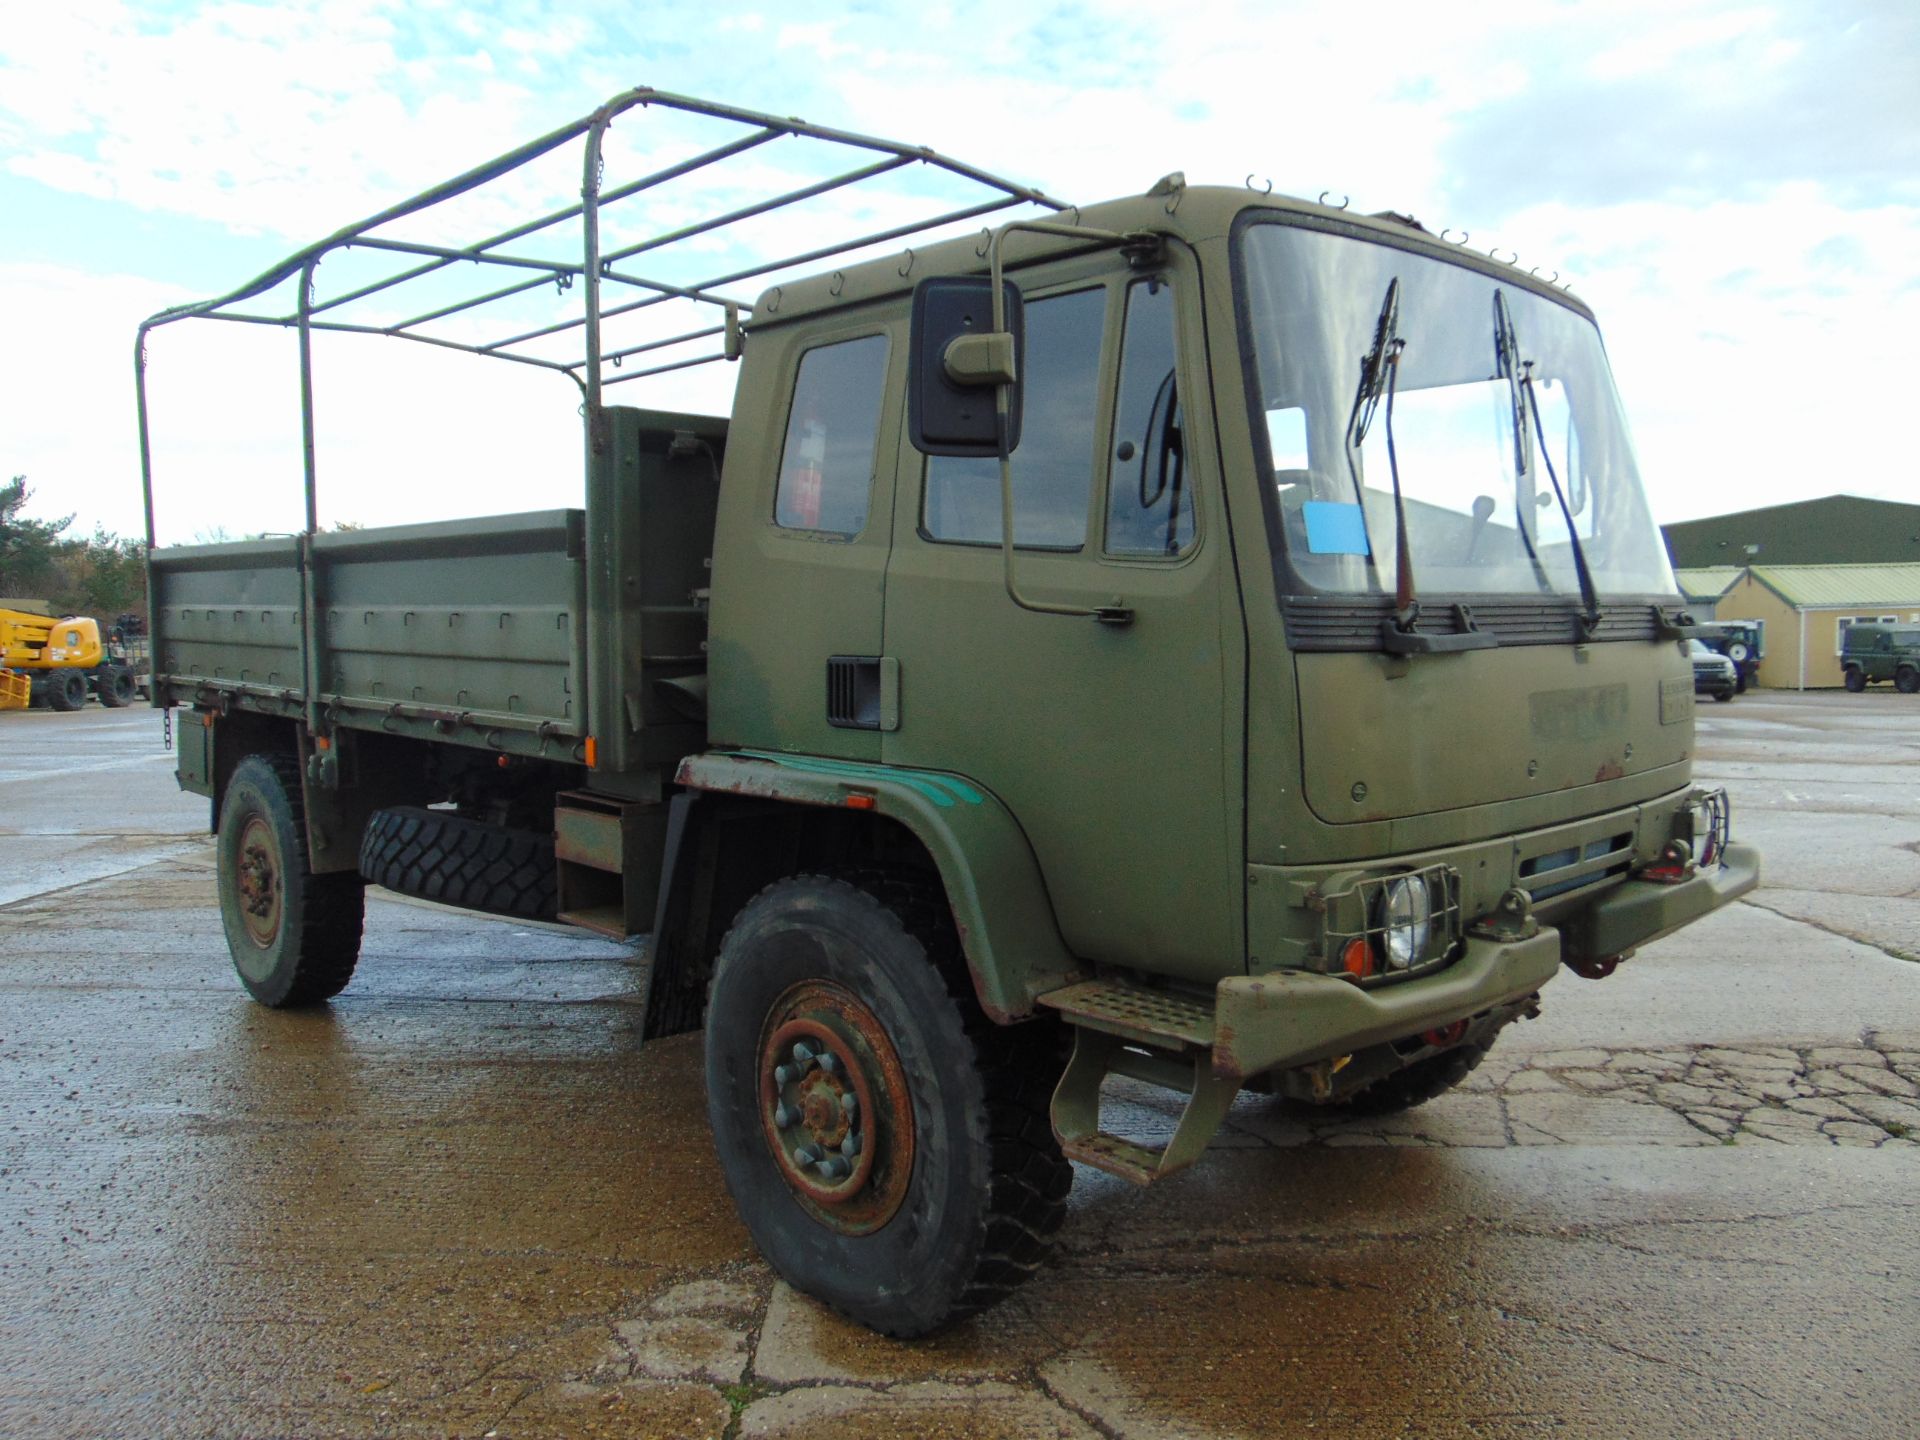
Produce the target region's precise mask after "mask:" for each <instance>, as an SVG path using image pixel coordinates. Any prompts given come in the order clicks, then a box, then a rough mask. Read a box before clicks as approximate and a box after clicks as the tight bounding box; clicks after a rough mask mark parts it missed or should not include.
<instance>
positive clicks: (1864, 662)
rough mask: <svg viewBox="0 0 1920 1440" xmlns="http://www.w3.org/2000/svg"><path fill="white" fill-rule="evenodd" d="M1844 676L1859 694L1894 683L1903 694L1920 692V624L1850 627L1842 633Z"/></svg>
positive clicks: (1841, 657)
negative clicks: (1879, 684)
mask: <svg viewBox="0 0 1920 1440" xmlns="http://www.w3.org/2000/svg"><path fill="white" fill-rule="evenodd" d="M1840 673H1841V675H1842V677H1843V678H1844V679H1845V681H1846V686H1847V689H1849V690H1852V691H1855V692H1856V693H1857V692H1859V691H1861V690H1864V689H1866V688H1867V686H1869V685H1871V684H1873V683H1874V682H1876V681H1882V680H1891V681H1892V682H1893V687H1894V689H1896V690H1898V691H1899V692H1900V693H1901V694H1903V695H1912V694H1914V693H1915V692H1917V691H1920V625H1849V626H1847V627H1846V628H1845V629H1843V630H1842V631H1841V632H1840Z"/></svg>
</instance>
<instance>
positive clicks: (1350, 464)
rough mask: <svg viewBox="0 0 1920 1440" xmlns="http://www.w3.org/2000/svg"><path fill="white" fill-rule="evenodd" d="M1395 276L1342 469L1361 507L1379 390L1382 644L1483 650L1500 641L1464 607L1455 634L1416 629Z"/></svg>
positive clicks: (1351, 419) (1351, 418)
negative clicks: (1383, 431)
mask: <svg viewBox="0 0 1920 1440" xmlns="http://www.w3.org/2000/svg"><path fill="white" fill-rule="evenodd" d="M1399 325H1400V278H1399V277H1398V276H1395V277H1394V278H1393V279H1392V280H1391V281H1389V282H1388V284H1387V294H1386V298H1385V299H1383V300H1382V301H1381V302H1380V315H1379V318H1378V319H1376V320H1375V321H1374V326H1373V348H1372V349H1371V350H1369V351H1367V354H1366V358H1364V359H1363V360H1361V362H1360V385H1359V388H1358V389H1357V390H1356V391H1355V392H1354V397H1353V409H1352V411H1351V412H1350V413H1349V414H1348V416H1347V474H1348V475H1349V476H1350V477H1351V478H1352V480H1353V498H1354V500H1355V501H1356V502H1357V503H1359V505H1360V507H1361V514H1362V515H1363V516H1364V515H1365V513H1366V502H1365V493H1364V491H1363V489H1362V487H1361V484H1360V467H1359V465H1358V463H1357V457H1358V455H1359V453H1360V447H1361V445H1362V444H1363V443H1365V441H1366V438H1367V431H1368V430H1370V429H1372V428H1373V417H1374V414H1375V412H1376V411H1377V410H1378V409H1379V407H1380V400H1381V397H1382V395H1384V396H1385V397H1386V402H1387V470H1388V473H1389V474H1390V475H1391V476H1392V477H1393V531H1394V535H1393V602H1394V613H1393V617H1392V618H1391V619H1388V620H1383V621H1381V622H1380V640H1381V644H1382V645H1383V646H1384V647H1385V648H1386V650H1387V651H1388V652H1389V653H1390V654H1394V655H1410V654H1416V653H1422V654H1428V653H1434V652H1438V651H1447V650H1488V649H1491V648H1493V647H1494V646H1495V645H1497V644H1499V643H1500V642H1499V641H1498V640H1496V639H1495V638H1494V637H1493V635H1491V634H1490V633H1488V632H1487V631H1485V630H1476V629H1474V628H1473V622H1472V618H1471V616H1470V614H1469V612H1468V611H1467V609H1466V607H1464V606H1460V605H1456V606H1455V607H1454V611H1455V615H1456V618H1457V620H1458V621H1459V623H1460V631H1459V633H1458V634H1454V635H1427V634H1422V633H1421V632H1420V631H1419V630H1417V629H1415V628H1414V627H1415V625H1416V623H1417V622H1418V621H1419V619H1420V602H1419V600H1418V599H1417V598H1415V595H1414V586H1413V545H1412V541H1411V540H1410V538H1409V537H1408V534H1407V503H1406V499H1405V497H1404V496H1403V495H1402V493H1401V490H1400V453H1399V451H1398V449H1397V448H1396V447H1395V445H1394V442H1393V397H1394V392H1395V390H1396V389H1397V387H1398V383H1399V379H1400V356H1401V354H1402V353H1403V352H1404V351H1405V350H1406V348H1407V342H1406V341H1405V340H1404V339H1402V338H1401V336H1400V334H1399Z"/></svg>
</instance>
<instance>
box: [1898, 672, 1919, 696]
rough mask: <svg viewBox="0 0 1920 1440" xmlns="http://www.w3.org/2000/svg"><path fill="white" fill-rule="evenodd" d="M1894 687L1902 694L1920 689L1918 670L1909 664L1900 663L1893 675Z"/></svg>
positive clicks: (1908, 693)
mask: <svg viewBox="0 0 1920 1440" xmlns="http://www.w3.org/2000/svg"><path fill="white" fill-rule="evenodd" d="M1893 684H1894V688H1895V689H1896V690H1898V691H1899V692H1900V693H1901V694H1902V695H1911V694H1913V693H1914V692H1915V691H1920V670H1916V669H1914V668H1913V666H1911V665H1902V666H1901V667H1900V668H1899V669H1898V670H1897V671H1895V672H1894V676H1893Z"/></svg>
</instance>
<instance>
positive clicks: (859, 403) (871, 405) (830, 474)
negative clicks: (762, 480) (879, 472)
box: [773, 335, 887, 536]
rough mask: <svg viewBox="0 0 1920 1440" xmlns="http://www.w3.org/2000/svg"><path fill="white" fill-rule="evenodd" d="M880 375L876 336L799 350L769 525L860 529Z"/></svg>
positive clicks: (883, 367)
mask: <svg viewBox="0 0 1920 1440" xmlns="http://www.w3.org/2000/svg"><path fill="white" fill-rule="evenodd" d="M886 376H887V337H886V336H884V335H865V336H862V337H861V338H860V339H858V340H843V341H840V342H839V343H838V344H834V345H820V346H816V347H815V348H814V349H812V350H809V351H807V353H806V354H804V355H802V356H801V357H800V371H799V374H798V376H797V377H796V378H795V380H794V386H793V408H792V409H791V410H790V411H789V412H788V414H787V439H786V444H785V445H784V446H783V447H782V448H781V452H780V483H779V488H778V489H777V491H776V492H775V495H774V503H773V518H774V523H775V524H777V525H779V526H781V527H782V528H783V529H787V530H814V531H823V532H825V533H827V534H832V535H845V536H853V535H858V534H859V533H860V532H861V530H863V529H865V528H866V523H867V504H868V500H869V497H870V496H871V495H872V493H873V451H874V441H875V438H876V437H877V435H878V434H879V430H880V402H881V399H882V396H883V394H884V390H885V385H886Z"/></svg>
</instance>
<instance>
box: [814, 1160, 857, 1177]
mask: <svg viewBox="0 0 1920 1440" xmlns="http://www.w3.org/2000/svg"><path fill="white" fill-rule="evenodd" d="M852 1171H853V1167H852V1166H851V1165H849V1164H848V1163H847V1162H846V1161H845V1160H842V1159H841V1158H840V1157H839V1156H838V1155H829V1156H827V1158H826V1159H824V1160H822V1161H821V1162H820V1173H821V1174H822V1175H824V1176H825V1177H826V1178H827V1179H829V1180H844V1179H846V1178H847V1176H848V1175H849V1174H851V1173H852Z"/></svg>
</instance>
